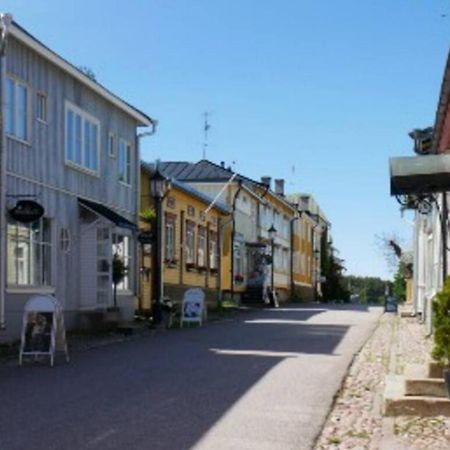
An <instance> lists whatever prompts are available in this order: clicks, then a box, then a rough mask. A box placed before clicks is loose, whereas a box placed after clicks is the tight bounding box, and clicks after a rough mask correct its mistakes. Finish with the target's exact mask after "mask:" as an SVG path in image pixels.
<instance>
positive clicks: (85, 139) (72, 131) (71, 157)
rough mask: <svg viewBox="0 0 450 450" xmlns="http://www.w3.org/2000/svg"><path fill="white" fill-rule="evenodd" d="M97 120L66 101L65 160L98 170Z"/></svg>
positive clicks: (98, 136) (94, 170)
mask: <svg viewBox="0 0 450 450" xmlns="http://www.w3.org/2000/svg"><path fill="white" fill-rule="evenodd" d="M99 128H100V126H99V122H98V120H97V119H95V118H93V117H91V116H89V115H88V114H86V113H85V112H84V111H82V110H80V109H79V108H77V107H75V106H73V105H70V104H68V103H66V160H67V161H68V162H69V163H71V164H76V165H77V166H80V167H82V168H84V169H87V170H89V171H92V172H97V171H98V161H99V138H100V135H99Z"/></svg>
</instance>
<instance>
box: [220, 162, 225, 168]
mask: <svg viewBox="0 0 450 450" xmlns="http://www.w3.org/2000/svg"><path fill="white" fill-rule="evenodd" d="M220 167H222V169H225V161H220Z"/></svg>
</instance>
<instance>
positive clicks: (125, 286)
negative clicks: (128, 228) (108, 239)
mask: <svg viewBox="0 0 450 450" xmlns="http://www.w3.org/2000/svg"><path fill="white" fill-rule="evenodd" d="M112 254H113V255H117V257H119V258H120V259H121V260H122V262H123V264H124V266H125V273H126V274H125V277H124V279H123V280H122V281H121V282H120V283H118V284H117V290H118V291H128V290H129V289H130V285H131V284H130V279H131V278H130V277H131V271H132V261H131V254H130V238H129V236H126V235H123V234H119V233H114V234H113V235H112Z"/></svg>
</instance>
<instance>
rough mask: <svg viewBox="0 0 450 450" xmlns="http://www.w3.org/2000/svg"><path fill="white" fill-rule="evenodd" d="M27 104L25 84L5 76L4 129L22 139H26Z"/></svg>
mask: <svg viewBox="0 0 450 450" xmlns="http://www.w3.org/2000/svg"><path fill="white" fill-rule="evenodd" d="M28 106H29V95H28V88H27V86H26V85H25V84H24V83H22V82H20V81H17V80H15V79H13V78H10V77H7V78H6V93H5V112H6V118H5V131H6V133H7V134H8V135H9V136H14V137H16V138H18V139H20V140H22V141H27V140H28V125H29V124H28Z"/></svg>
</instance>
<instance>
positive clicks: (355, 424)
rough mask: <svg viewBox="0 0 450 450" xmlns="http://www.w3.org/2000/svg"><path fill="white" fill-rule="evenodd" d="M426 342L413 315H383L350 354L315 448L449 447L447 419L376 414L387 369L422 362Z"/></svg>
mask: <svg viewBox="0 0 450 450" xmlns="http://www.w3.org/2000/svg"><path fill="white" fill-rule="evenodd" d="M431 347H432V341H431V339H430V338H427V337H426V336H425V332H424V327H423V326H422V325H420V324H419V323H418V322H417V319H415V318H400V317H399V316H397V315H394V314H384V315H383V316H382V317H381V319H380V322H379V325H378V327H377V329H376V331H375V333H374V334H373V335H372V337H371V338H370V339H369V340H368V342H367V343H366V345H365V346H364V347H363V349H362V350H361V351H360V353H359V354H358V355H357V356H356V358H355V359H354V362H353V364H352V366H351V368H350V371H349V373H348V376H347V378H346V380H345V382H344V384H343V386H342V389H341V391H340V393H339V394H338V396H337V398H336V401H335V405H334V407H333V409H332V411H331V412H330V415H329V417H328V420H327V422H326V424H325V426H324V428H323V431H322V433H321V435H320V437H319V439H318V441H317V443H316V446H315V450H324V449H325V450H335V449H338V450H346V449H349V450H350V449H351V450H359V449H361V450H362V449H367V450H425V449H426V450H446V449H449V448H450V419H448V418H446V417H428V418H421V417H416V416H407V417H406V416H405V417H396V418H383V417H382V415H381V409H382V395H383V390H384V382H385V376H386V374H387V373H397V374H402V373H403V370H404V368H405V366H406V365H407V364H422V363H423V364H425V363H426V361H427V359H428V357H429V354H430V351H431Z"/></svg>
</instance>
